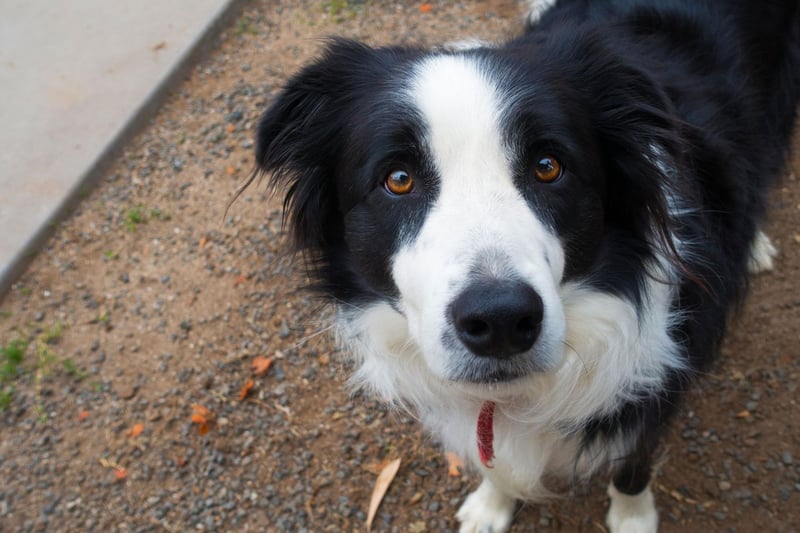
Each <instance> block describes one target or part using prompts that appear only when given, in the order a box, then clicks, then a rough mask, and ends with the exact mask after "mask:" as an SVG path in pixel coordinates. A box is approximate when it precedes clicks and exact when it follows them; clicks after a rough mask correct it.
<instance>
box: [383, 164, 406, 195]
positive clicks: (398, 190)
mask: <svg viewBox="0 0 800 533" xmlns="http://www.w3.org/2000/svg"><path fill="white" fill-rule="evenodd" d="M383 184H384V187H386V190H387V191H389V192H390V193H392V194H397V195H403V194H408V193H410V192H411V191H412V190H414V178H412V177H411V174H409V173H408V172H406V171H405V170H394V171H392V172H390V173H389V175H388V176H386V181H384V182H383Z"/></svg>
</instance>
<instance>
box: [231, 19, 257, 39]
mask: <svg viewBox="0 0 800 533" xmlns="http://www.w3.org/2000/svg"><path fill="white" fill-rule="evenodd" d="M234 33H235V34H236V36H237V37H238V36H241V35H245V34H249V35H258V28H256V27H255V25H253V23H252V22H251V21H250V19H249V18H247V17H242V18H240V19H239V20H237V21H236V29H235V30H234Z"/></svg>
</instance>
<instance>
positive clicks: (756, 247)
mask: <svg viewBox="0 0 800 533" xmlns="http://www.w3.org/2000/svg"><path fill="white" fill-rule="evenodd" d="M776 255H778V249H777V248H775V245H774V244H772V241H771V240H770V239H769V237H767V235H766V234H765V233H764V232H763V231H761V230H758V233H756V238H755V239H754V240H753V245H752V247H751V248H750V261H749V263H748V269H749V270H750V273H751V274H759V273H761V272H767V271H770V270H772V269H773V268H775V263H774V261H773V259H774V258H775V256H776Z"/></svg>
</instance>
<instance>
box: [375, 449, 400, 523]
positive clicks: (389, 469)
mask: <svg viewBox="0 0 800 533" xmlns="http://www.w3.org/2000/svg"><path fill="white" fill-rule="evenodd" d="M399 469H400V458H397V459H395V460H394V461H392V462H391V463H389V464H388V465H386V467H385V468H384V469H383V470H382V471H381V473H380V474H378V479H376V480H375V487H374V488H373V489H372V496H371V497H370V499H369V512H368V513H367V531H371V529H372V521H373V520H374V519H375V513H377V512H378V507H379V506H380V504H381V501H383V497H384V496H385V495H386V491H387V490H389V485H391V484H392V480H394V476H396V475H397V471H398V470H399Z"/></svg>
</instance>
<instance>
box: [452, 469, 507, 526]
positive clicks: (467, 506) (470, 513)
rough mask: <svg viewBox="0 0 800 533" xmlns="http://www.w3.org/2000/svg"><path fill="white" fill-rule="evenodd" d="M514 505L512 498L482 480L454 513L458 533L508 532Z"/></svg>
mask: <svg viewBox="0 0 800 533" xmlns="http://www.w3.org/2000/svg"><path fill="white" fill-rule="evenodd" d="M516 503H517V502H516V500H515V499H514V498H512V497H511V496H508V495H507V494H504V493H502V492H500V491H499V490H498V489H497V487H495V486H494V484H493V483H492V482H491V481H489V480H488V479H487V478H484V479H483V481H482V482H481V484H480V486H479V487H478V488H477V489H476V490H475V492H473V493H472V494H470V495H469V496H467V499H466V500H464V503H463V505H461V508H460V509H459V510H458V513H456V518H457V519H458V521H459V522H461V527H460V528H459V530H458V531H459V533H503V532H504V531H508V528H509V526H511V520H512V518H514V508H515V507H516Z"/></svg>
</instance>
